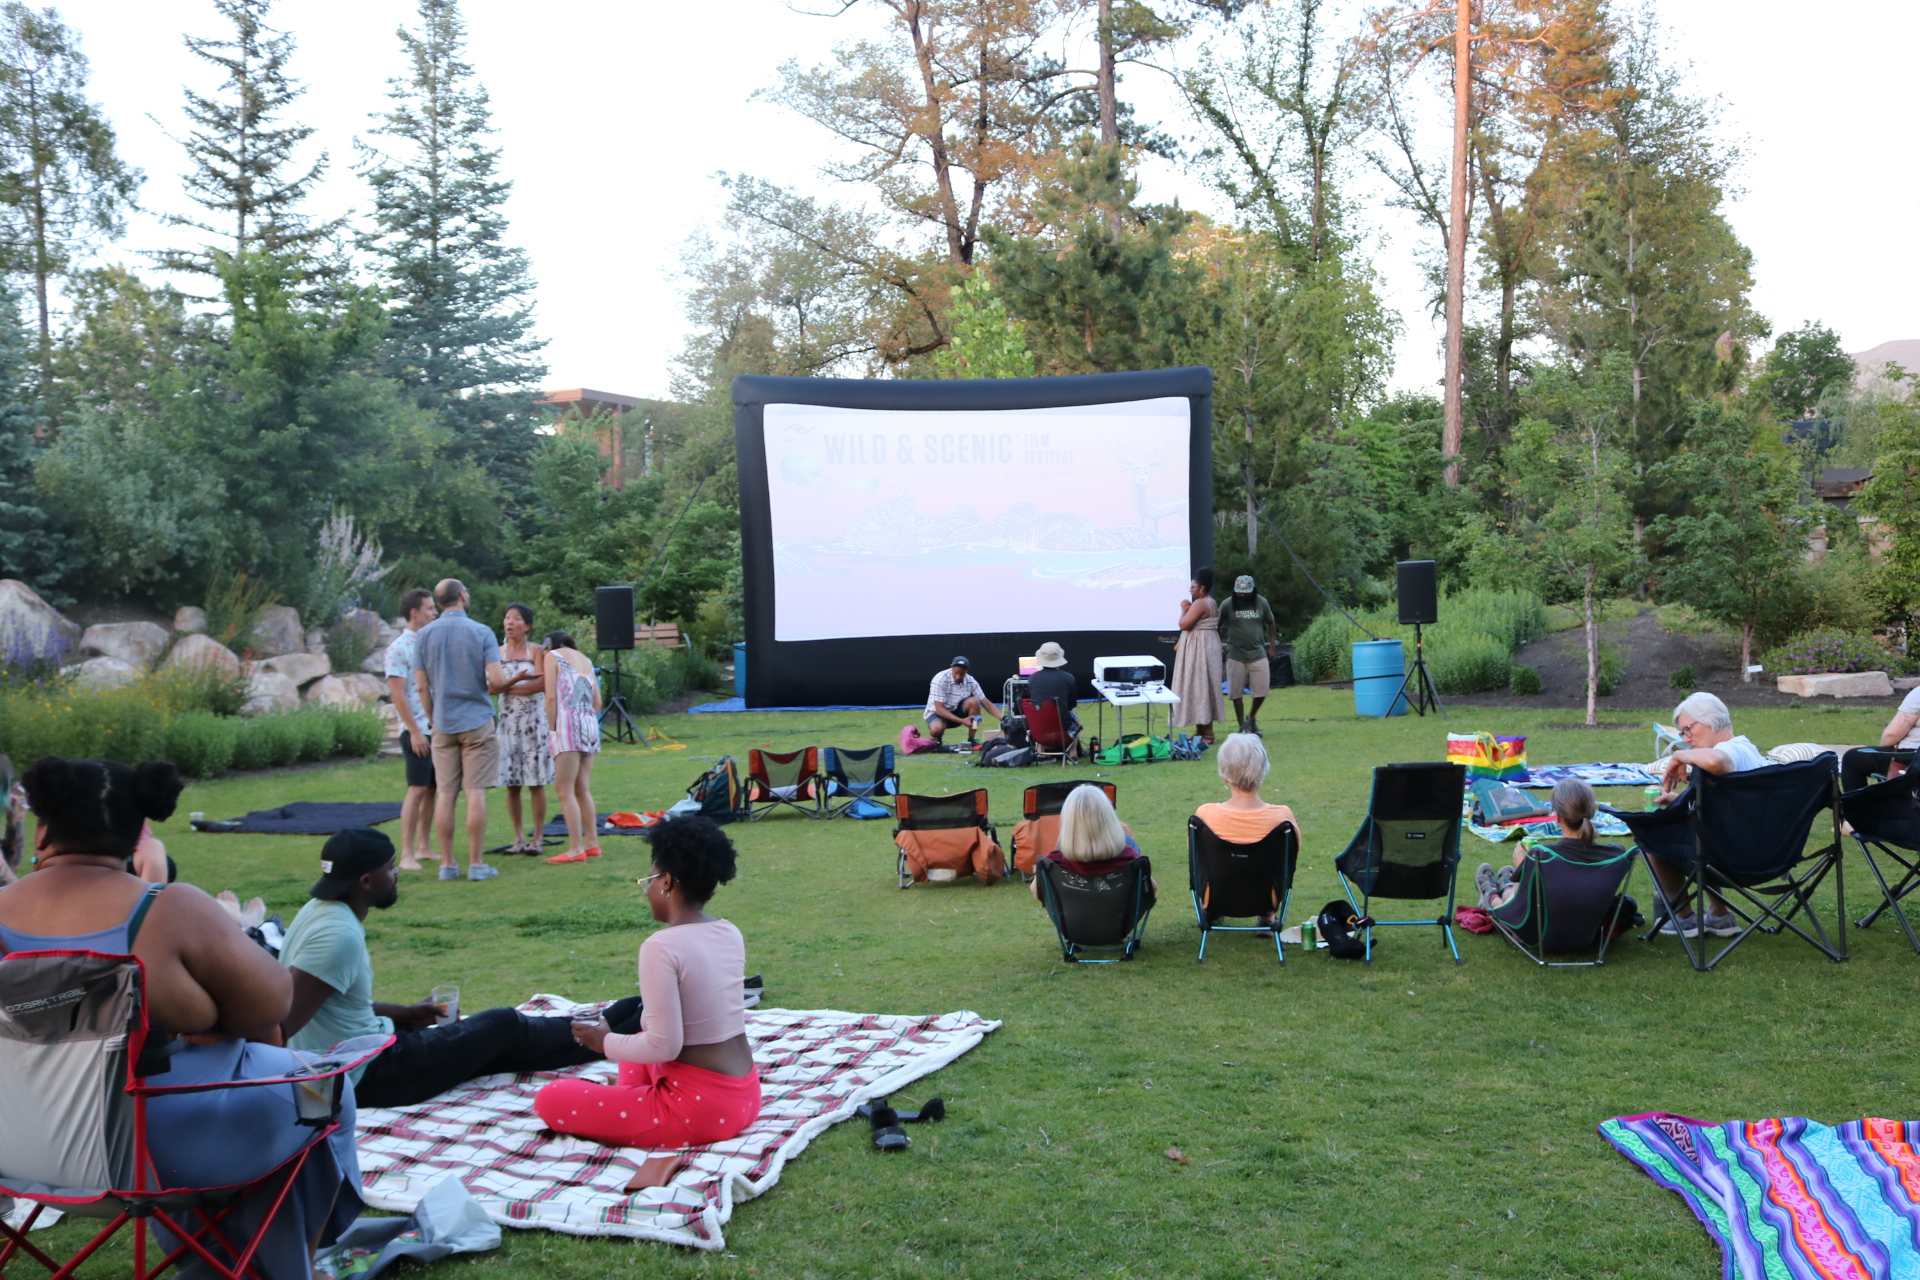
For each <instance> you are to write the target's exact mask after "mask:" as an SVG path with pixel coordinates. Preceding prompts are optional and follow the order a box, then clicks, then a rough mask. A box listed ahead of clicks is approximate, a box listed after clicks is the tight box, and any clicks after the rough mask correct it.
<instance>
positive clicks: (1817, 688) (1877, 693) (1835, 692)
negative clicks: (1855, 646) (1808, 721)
mask: <svg viewBox="0 0 1920 1280" xmlns="http://www.w3.org/2000/svg"><path fill="white" fill-rule="evenodd" d="M1779 688H1780V692H1782V693H1791V694H1795V695H1797V696H1799V697H1802V698H1819V697H1828V698H1890V697H1892V696H1893V682H1892V681H1891V680H1889V679H1887V673H1886V672H1884V671H1832V672H1828V673H1827V674H1825V675H1818V676H1781V677H1780V680H1779Z"/></svg>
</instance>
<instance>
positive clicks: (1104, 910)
mask: <svg viewBox="0 0 1920 1280" xmlns="http://www.w3.org/2000/svg"><path fill="white" fill-rule="evenodd" d="M1034 875H1035V876H1037V877H1038V878H1039V880H1040V902H1041V904H1042V905H1043V906H1045V907H1046V909H1047V916H1048V917H1049V918H1050V919H1051V920H1052V921H1053V929H1054V932H1055V933H1056V934H1057V935H1059V938H1060V958H1061V959H1062V960H1065V961H1066V962H1067V963H1069V964H1113V963H1115V962H1116V961H1120V960H1131V959H1133V953H1134V952H1135V951H1138V950H1139V949H1140V938H1141V935H1143V934H1144V933H1146V931H1147V916H1148V914H1149V913H1150V912H1151V911H1152V910H1153V904H1152V902H1150V901H1149V900H1148V892H1147V891H1148V886H1149V885H1151V884H1152V882H1153V866H1152V864H1151V863H1150V862H1149V861H1148V859H1147V857H1146V856H1145V855H1144V854H1143V855H1141V856H1140V857H1138V858H1135V859H1134V860H1133V861H1131V862H1129V863H1127V864H1126V865H1125V866H1123V867H1118V868H1116V869H1114V870H1112V871H1107V872H1103V873H1102V874H1100V875H1097V876H1090V875H1083V874H1082V873H1080V872H1078V871H1075V870H1074V869H1073V868H1071V867H1064V866H1062V865H1060V864H1059V863H1057V862H1054V861H1053V860H1052V859H1049V858H1042V859H1040V862H1039V864H1038V866H1037V867H1036V868H1035V870H1034ZM1085 951H1118V952H1119V953H1120V954H1119V955H1116V956H1107V957H1105V958H1103V959H1094V958H1092V957H1090V956H1086V955H1083V954H1081V953H1082V952H1085Z"/></svg>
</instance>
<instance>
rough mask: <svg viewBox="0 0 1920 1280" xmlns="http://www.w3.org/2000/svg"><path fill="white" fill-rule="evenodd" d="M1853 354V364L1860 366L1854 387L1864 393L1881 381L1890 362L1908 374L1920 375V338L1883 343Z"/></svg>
mask: <svg viewBox="0 0 1920 1280" xmlns="http://www.w3.org/2000/svg"><path fill="white" fill-rule="evenodd" d="M1851 354H1852V356H1853V362H1854V363H1855V364H1856V365H1858V366H1859V369H1858V371H1857V372H1856V373H1855V374H1854V380H1853V381H1854V385H1855V386H1857V387H1859V388H1860V389H1861V390H1862V391H1864V390H1866V389H1867V387H1868V386H1870V385H1871V384H1872V383H1874V382H1875V381H1877V380H1878V379H1879V377H1880V371H1881V370H1882V369H1884V368H1886V366H1887V364H1888V363H1889V362H1892V363H1894V364H1897V365H1899V366H1900V367H1901V368H1903V369H1905V370H1906V371H1907V372H1908V373H1920V338H1895V339H1894V340H1893V341H1892V342H1883V343H1881V344H1880V345H1879V346H1877V347H1872V348H1870V349H1868V350H1866V351H1855V352H1852V353H1851Z"/></svg>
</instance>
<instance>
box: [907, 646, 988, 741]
mask: <svg viewBox="0 0 1920 1280" xmlns="http://www.w3.org/2000/svg"><path fill="white" fill-rule="evenodd" d="M983 707H984V708H985V709H986V710H987V711H989V712H991V713H993V718H994V719H995V720H998V719H1000V708H998V707H996V706H994V705H993V703H992V701H991V700H990V699H988V697H987V691H986V690H985V689H982V688H981V687H980V682H979V681H978V680H975V679H974V678H973V674H972V673H971V672H970V671H968V670H967V659H966V655H965V654H956V655H955V656H954V659H953V662H952V663H951V664H950V665H949V666H948V667H947V669H946V670H945V671H937V672H935V673H934V676H933V680H932V681H931V682H930V683H929V684H928V685H927V709H926V711H924V712H923V713H922V714H923V715H924V716H925V718H926V721H927V732H928V733H930V734H932V735H933V740H934V741H935V742H938V741H940V739H941V736H942V735H943V734H945V733H946V731H947V730H948V729H950V728H952V727H953V726H955V725H959V726H960V727H962V728H964V729H965V730H966V731H967V741H968V742H972V741H973V735H974V730H976V729H978V728H979V727H980V711H981V708H983Z"/></svg>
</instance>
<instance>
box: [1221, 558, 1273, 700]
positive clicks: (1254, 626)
mask: <svg viewBox="0 0 1920 1280" xmlns="http://www.w3.org/2000/svg"><path fill="white" fill-rule="evenodd" d="M1279 638H1280V633H1279V624H1278V623H1277V622H1276V621H1275V620H1274V616H1273V606H1272V605H1270V604H1268V603H1267V598H1266V597H1265V596H1261V595H1255V594H1254V592H1253V575H1252V574H1248V573H1243V574H1241V575H1240V576H1239V577H1237V578H1235V579H1234V580H1233V594H1232V595H1231V596H1229V597H1227V599H1225V600H1224V601H1222V602H1221V605H1220V643H1221V646H1222V647H1223V648H1225V649H1226V651H1227V653H1226V656H1227V663H1226V666H1227V696H1228V697H1230V698H1232V699H1233V718H1234V719H1235V720H1238V721H1239V722H1240V727H1239V728H1238V729H1237V730H1235V732H1236V733H1251V734H1255V735H1258V734H1259V732H1260V704H1261V703H1263V702H1265V701H1266V700H1267V694H1268V693H1269V692H1271V691H1272V688H1273V675H1272V672H1271V669H1270V668H1269V666H1268V664H1267V659H1268V657H1269V656H1270V655H1271V653H1272V646H1273V645H1274V643H1275V642H1276V641H1278V640H1279ZM1242 690H1246V691H1248V692H1250V693H1252V694H1253V711H1252V713H1251V714H1248V713H1247V712H1246V711H1245V710H1244V704H1242V702H1241V701H1240V695H1241V691H1242Z"/></svg>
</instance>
